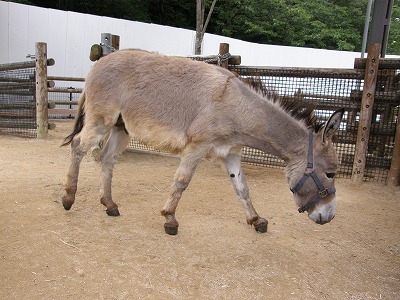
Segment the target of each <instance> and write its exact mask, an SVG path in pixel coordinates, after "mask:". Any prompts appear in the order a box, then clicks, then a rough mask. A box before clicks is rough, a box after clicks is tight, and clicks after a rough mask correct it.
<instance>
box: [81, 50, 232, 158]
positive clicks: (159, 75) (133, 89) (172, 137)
mask: <svg viewBox="0 0 400 300" xmlns="http://www.w3.org/2000/svg"><path fill="white" fill-rule="evenodd" d="M229 79H236V78H235V76H234V75H233V74H232V73H230V72H229V71H227V70H225V69H222V68H216V67H213V66H210V65H207V64H205V63H202V62H196V61H192V60H189V59H187V58H177V57H167V56H162V55H158V54H154V53H150V52H146V51H141V50H124V51H118V52H115V53H113V54H111V55H109V56H106V57H104V58H102V59H101V60H100V61H99V62H98V63H96V64H95V65H94V66H93V68H92V70H91V72H90V74H89V75H88V77H87V80H86V86H85V97H86V99H85V111H86V123H93V124H94V123H96V124H98V123H99V122H104V125H105V126H106V127H112V126H114V125H115V124H116V123H117V120H118V119H119V118H120V120H122V121H123V122H124V124H125V129H126V131H127V132H128V133H129V134H130V135H131V136H132V137H134V138H135V139H137V140H140V141H142V142H144V143H146V144H149V145H152V146H155V147H156V148H161V149H163V150H167V151H175V152H176V151H180V150H182V149H183V148H184V147H185V146H186V145H187V143H188V142H190V141H192V140H197V139H203V138H207V139H209V140H210V139H212V138H215V137H213V136H212V134H211V132H215V127H216V126H218V122H219V121H218V120H219V119H220V118H221V116H219V115H218V114H220V112H219V111H218V106H220V105H221V103H219V104H218V102H221V101H225V102H226V101H227V99H223V93H224V88H225V87H226V83H227V81H228V80H229ZM224 104H225V105H226V103H224ZM99 119H101V120H100V121H99Z"/></svg>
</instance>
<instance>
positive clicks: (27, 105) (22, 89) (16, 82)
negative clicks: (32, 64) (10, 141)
mask: <svg viewBox="0 0 400 300" xmlns="http://www.w3.org/2000/svg"><path fill="white" fill-rule="evenodd" d="M0 133H2V134H13V135H20V136H23V137H36V101H35V68H22V69H11V70H2V71H0Z"/></svg>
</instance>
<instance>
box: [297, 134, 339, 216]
mask: <svg viewBox="0 0 400 300" xmlns="http://www.w3.org/2000/svg"><path fill="white" fill-rule="evenodd" d="M313 168H314V163H313V133H312V132H310V133H309V134H308V155H307V170H306V172H305V173H304V175H303V177H301V179H300V180H299V182H298V183H297V184H296V186H295V187H294V188H291V189H290V190H291V191H292V193H297V192H298V191H299V190H300V189H301V188H302V187H303V185H304V183H305V182H306V181H307V179H308V178H309V177H311V178H312V179H313V181H314V183H315V185H316V186H317V188H318V193H317V195H315V196H314V197H312V198H311V199H310V200H309V201H308V202H307V203H306V204H305V205H303V206H302V207H300V208H299V212H300V213H302V212H305V211H307V210H308V209H309V208H310V207H311V206H313V205H315V204H317V203H318V201H320V200H321V199H323V198H325V197H327V196H328V195H332V194H334V193H336V189H335V188H334V187H333V188H325V186H324V185H323V184H322V182H321V180H319V178H318V176H317V174H315V173H314V170H313Z"/></svg>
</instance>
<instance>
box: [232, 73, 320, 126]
mask: <svg viewBox="0 0 400 300" xmlns="http://www.w3.org/2000/svg"><path fill="white" fill-rule="evenodd" d="M239 79H240V80H241V81H243V82H244V83H246V84H247V85H248V86H249V87H250V88H251V89H252V90H254V91H255V92H257V93H258V94H259V95H261V96H262V97H263V98H264V99H266V100H267V101H272V102H273V103H275V104H276V105H278V106H279V107H280V108H282V109H283V111H285V112H286V113H287V114H289V115H290V116H291V117H293V118H295V119H296V120H299V121H302V122H303V123H304V124H305V125H306V126H307V127H308V128H311V129H313V130H314V131H315V132H318V131H319V130H320V129H321V128H322V127H323V125H324V123H322V122H320V121H318V120H317V116H316V115H315V113H314V109H315V105H313V104H310V103H305V102H303V101H293V100H291V99H289V98H286V97H281V96H279V95H278V94H277V93H276V92H275V91H273V90H270V89H268V88H266V87H265V86H264V85H263V83H262V82H261V80H260V79H259V78H255V77H247V78H242V77H240V76H239Z"/></svg>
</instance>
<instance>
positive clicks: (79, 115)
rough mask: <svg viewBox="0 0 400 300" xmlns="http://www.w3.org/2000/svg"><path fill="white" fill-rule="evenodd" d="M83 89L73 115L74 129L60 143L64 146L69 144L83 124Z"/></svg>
mask: <svg viewBox="0 0 400 300" xmlns="http://www.w3.org/2000/svg"><path fill="white" fill-rule="evenodd" d="M85 99H86V96H85V91H83V93H82V95H81V97H80V99H79V104H78V111H77V112H76V116H75V124H74V130H73V131H72V133H71V134H70V135H69V136H67V137H66V138H65V139H64V142H63V143H62V144H61V146H66V145H69V144H71V142H72V140H73V138H74V136H75V135H77V134H78V133H79V132H81V130H82V128H83V125H85V110H84V107H85Z"/></svg>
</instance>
